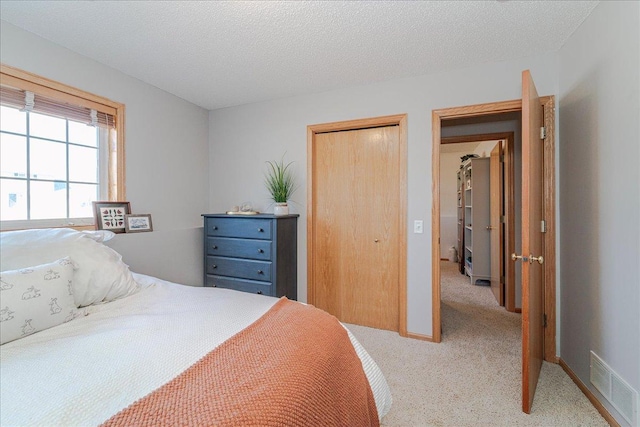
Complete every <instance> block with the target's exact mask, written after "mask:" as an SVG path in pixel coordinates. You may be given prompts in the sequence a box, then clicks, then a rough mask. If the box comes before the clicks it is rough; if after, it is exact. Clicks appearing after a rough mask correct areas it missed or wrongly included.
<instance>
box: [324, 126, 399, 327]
mask: <svg viewBox="0 0 640 427" xmlns="http://www.w3.org/2000/svg"><path fill="white" fill-rule="evenodd" d="M399 162H400V145H399V127H398V126H384V127H376V128H368V129H357V130H346V131H336V132H327V133H319V134H317V135H316V136H315V143H314V151H313V166H312V167H313V189H312V191H313V195H312V198H313V215H312V218H313V225H312V230H313V233H314V235H313V238H312V245H313V248H312V253H313V254H314V255H313V256H314V259H313V260H312V262H313V263H314V268H313V275H314V277H313V278H312V280H313V283H314V295H312V296H311V301H313V304H315V305H316V306H317V307H319V308H321V309H323V310H326V311H328V312H329V313H331V314H333V315H335V316H336V317H337V318H338V319H339V320H340V321H343V322H346V323H354V324H359V325H364V326H369V327H373V328H380V329H388V330H393V331H398V282H399V269H400V265H399V257H398V251H399V243H400V235H399V233H398V230H399V221H400V218H399V206H400V202H399V198H400V197H401V196H400V194H401V191H400V188H401V186H400V172H399V171H400V168H399Z"/></svg>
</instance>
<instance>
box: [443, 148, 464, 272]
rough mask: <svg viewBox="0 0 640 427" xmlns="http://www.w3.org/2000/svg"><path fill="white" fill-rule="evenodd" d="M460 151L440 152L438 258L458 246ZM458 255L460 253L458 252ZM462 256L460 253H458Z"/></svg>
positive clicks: (447, 255) (445, 255)
mask: <svg viewBox="0 0 640 427" xmlns="http://www.w3.org/2000/svg"><path fill="white" fill-rule="evenodd" d="M461 153H462V152H460V151H458V152H453V153H442V152H441V153H440V258H447V259H448V258H449V248H451V246H454V247H455V248H456V249H457V248H458V178H457V175H456V173H457V172H458V170H460V165H461V164H462V163H461V162H460V157H461V156H462V155H463V154H461ZM459 255H460V254H459ZM460 256H462V255H460Z"/></svg>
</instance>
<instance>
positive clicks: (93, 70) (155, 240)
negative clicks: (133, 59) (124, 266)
mask: <svg viewBox="0 0 640 427" xmlns="http://www.w3.org/2000/svg"><path fill="white" fill-rule="evenodd" d="M0 43H1V44H0V61H1V62H2V63H4V64H6V65H11V66H13V67H17V68H21V69H23V70H26V71H29V72H32V73H35V74H38V75H41V76H43V77H47V78H49V79H53V80H56V81H59V82H61V83H65V84H67V85H70V86H74V87H76V88H79V89H82V90H85V91H88V92H91V93H95V94H97V95H100V96H104V97H106V98H109V99H112V100H114V101H117V102H121V103H123V104H125V106H126V110H125V111H126V117H125V127H126V128H125V153H126V194H127V199H128V200H129V201H130V202H131V209H132V211H133V212H134V213H150V214H151V215H152V220H153V228H154V231H153V232H152V233H140V234H137V235H133V234H132V235H127V236H124V235H118V236H116V237H115V238H114V239H113V240H112V241H111V242H110V245H111V246H113V247H114V248H116V249H117V250H118V251H119V252H120V253H122V254H123V257H124V260H125V262H127V263H128V264H129V265H130V266H131V268H132V270H134V271H137V272H140V273H146V274H152V275H155V276H159V277H161V278H164V279H167V280H173V281H179V282H182V283H186V284H192V285H201V284H202V237H201V233H197V232H196V231H194V230H197V227H202V219H201V217H200V215H201V214H202V213H204V212H205V211H206V209H207V199H208V186H209V183H208V180H209V176H208V171H207V168H208V163H207V162H208V156H209V154H208V151H209V147H208V113H207V111H206V110H203V109H202V108H200V107H197V106H195V105H193V104H190V103H188V102H186V101H184V100H182V99H180V98H177V97H175V96H173V95H170V94H168V93H167V92H164V91H162V90H160V89H158V88H156V87H153V86H151V85H148V84H146V83H143V82H141V81H140V80H136V79H134V78H132V77H129V76H127V75H125V74H123V73H121V72H119V71H116V70H114V69H112V68H109V67H106V66H104V65H102V64H100V63H98V62H95V61H93V60H90V59H88V58H86V57H84V56H81V55H78V54H76V53H74V52H72V51H70V50H68V49H65V48H62V47H61V46H59V45H56V44H54V43H51V42H49V41H47V40H45V39H43V38H41V37H38V36H36V35H34V34H32V33H28V32H26V31H23V30H21V29H19V28H17V27H15V26H13V25H11V24H8V23H7V22H4V21H2V25H1V37H0ZM196 251H197V254H198V258H197V259H196V260H194V259H193V257H194V255H195V252H196ZM158 273H160V274H158Z"/></svg>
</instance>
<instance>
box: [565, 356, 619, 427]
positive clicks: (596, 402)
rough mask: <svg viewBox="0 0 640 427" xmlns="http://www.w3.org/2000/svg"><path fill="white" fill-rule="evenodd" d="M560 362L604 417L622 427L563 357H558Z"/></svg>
mask: <svg viewBox="0 0 640 427" xmlns="http://www.w3.org/2000/svg"><path fill="white" fill-rule="evenodd" d="M558 363H559V364H560V366H562V369H564V371H565V372H566V373H567V375H569V377H570V378H571V379H572V380H573V382H574V383H576V385H577V386H578V388H579V389H580V391H582V393H583V394H584V395H585V396H587V399H589V401H590V402H591V404H592V405H593V406H594V407H595V408H596V409H597V410H598V412H600V415H602V416H603V417H604V419H605V420H606V421H607V422H608V423H609V425H610V426H611V427H620V424H618V422H617V421H616V419H615V418H613V415H611V413H610V412H609V411H608V410H607V408H605V407H604V405H603V404H602V403H601V402H600V401H599V400H598V399H597V398H596V396H595V395H594V394H593V392H592V391H591V390H589V387H587V386H586V385H584V383H583V382H582V381H581V380H580V378H578V376H577V375H576V374H575V372H573V371H572V370H571V368H570V367H569V366H568V365H567V364H566V363H565V361H564V360H562V358H561V357H560V358H558Z"/></svg>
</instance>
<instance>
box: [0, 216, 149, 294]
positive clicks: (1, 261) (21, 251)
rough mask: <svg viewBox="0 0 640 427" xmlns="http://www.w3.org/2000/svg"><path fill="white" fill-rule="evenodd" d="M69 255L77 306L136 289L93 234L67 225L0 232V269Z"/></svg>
mask: <svg viewBox="0 0 640 427" xmlns="http://www.w3.org/2000/svg"><path fill="white" fill-rule="evenodd" d="M65 256H69V257H71V259H73V261H74V262H75V264H76V265H77V267H78V269H77V270H76V273H75V279H74V281H73V295H74V298H75V302H76V305H77V306H78V307H83V306H87V305H90V304H98V303H102V302H108V301H113V300H115V299H118V298H122V297H125V296H128V295H131V294H133V293H135V292H137V290H138V284H137V283H136V282H135V281H134V280H133V277H132V276H131V272H130V271H129V266H127V265H126V264H125V263H124V262H122V256H121V255H120V254H119V253H117V252H116V251H114V250H113V249H111V248H110V247H108V246H105V245H103V244H102V243H99V242H96V240H95V238H94V237H93V236H90V235H88V234H86V233H83V232H80V231H75V230H72V229H70V228H49V229H39V230H20V231H7V232H4V233H0V268H1V269H2V270H16V269H19V268H25V267H28V266H31V265H39V264H44V263H47V262H51V261H54V260H56V259H60V258H62V257H65Z"/></svg>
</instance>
